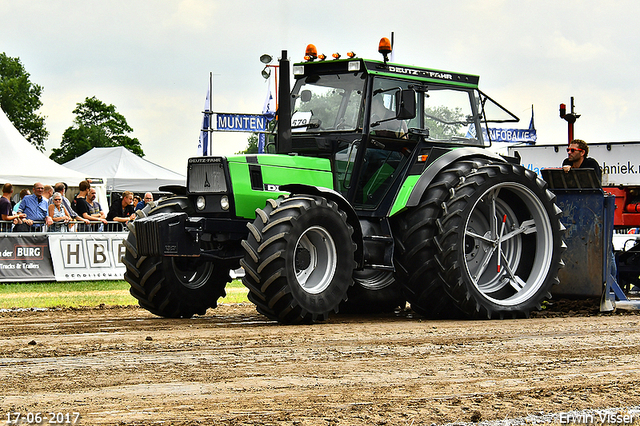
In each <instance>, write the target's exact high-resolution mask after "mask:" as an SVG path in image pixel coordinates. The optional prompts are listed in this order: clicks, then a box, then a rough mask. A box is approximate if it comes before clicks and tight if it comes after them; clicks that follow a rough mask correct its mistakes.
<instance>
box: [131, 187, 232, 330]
mask: <svg viewBox="0 0 640 426" xmlns="http://www.w3.org/2000/svg"><path fill="white" fill-rule="evenodd" d="M181 198H183V197H176V198H171V199H167V200H163V201H162V202H160V203H159V205H158V206H156V207H154V208H153V209H152V210H151V211H150V212H149V215H154V214H158V213H166V212H176V211H185V209H188V207H187V206H188V202H185V200H186V199H184V200H181ZM128 226H129V231H130V232H129V236H128V238H127V239H126V240H125V247H126V252H125V255H124V256H123V259H122V260H123V262H124V264H125V266H126V268H127V270H126V272H125V274H124V279H125V280H126V281H127V282H128V283H129V284H130V285H131V288H130V290H129V291H130V293H131V295H132V296H133V297H135V298H136V299H137V300H138V304H139V305H140V306H141V307H143V308H145V309H147V310H148V311H149V312H151V313H153V314H155V315H158V316H162V317H167V318H189V317H192V316H193V315H196V314H197V315H203V314H204V313H205V312H206V311H207V309H208V308H211V307H213V308H215V307H216V306H217V301H218V299H219V298H220V297H224V296H225V295H226V293H225V290H224V288H225V287H226V285H227V283H228V282H230V281H231V277H230V276H229V269H231V267H232V266H233V265H231V264H229V263H227V262H215V263H214V262H211V261H209V260H203V259H202V258H201V257H199V258H180V257H167V256H159V257H154V256H140V255H138V243H137V239H136V230H135V222H133V223H130V224H129V225H128Z"/></svg>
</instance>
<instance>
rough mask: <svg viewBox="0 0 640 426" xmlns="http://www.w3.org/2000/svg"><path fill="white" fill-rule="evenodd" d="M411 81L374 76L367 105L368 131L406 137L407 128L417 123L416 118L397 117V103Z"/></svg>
mask: <svg viewBox="0 0 640 426" xmlns="http://www.w3.org/2000/svg"><path fill="white" fill-rule="evenodd" d="M410 84H411V82H408V81H401V80H393V79H387V78H376V79H375V80H374V82H373V92H372V96H371V103H370V106H369V133H370V134H371V135H372V136H381V137H386V138H395V139H401V138H407V136H408V134H409V128H410V127H415V126H417V125H418V120H417V119H416V118H415V117H414V118H411V119H402V118H399V111H398V108H399V107H398V105H399V101H400V97H401V94H402V90H407V89H408V87H409V86H410Z"/></svg>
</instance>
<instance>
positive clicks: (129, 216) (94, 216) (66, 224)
mask: <svg viewBox="0 0 640 426" xmlns="http://www.w3.org/2000/svg"><path fill="white" fill-rule="evenodd" d="M78 188H79V192H78V193H77V194H76V195H75V196H74V197H73V200H72V201H69V199H68V198H67V197H66V196H65V193H66V191H67V190H68V186H67V184H66V183H64V182H58V183H56V184H55V185H53V186H51V185H43V184H42V183H41V182H36V183H35V184H34V185H33V192H30V191H29V190H28V189H23V190H21V191H20V194H19V197H18V198H17V200H13V199H12V198H15V197H14V190H13V185H12V184H11V183H5V184H4V185H3V187H2V197H0V220H1V227H0V231H1V232H43V231H47V232H67V231H76V232H103V231H120V230H123V229H125V225H126V224H127V223H128V222H130V221H132V220H134V219H135V218H136V213H135V211H136V210H140V209H143V208H144V207H145V206H146V205H147V204H149V203H151V202H153V194H151V193H150V192H147V193H146V194H144V198H143V199H141V198H140V197H138V196H135V195H134V194H133V193H132V192H131V191H125V192H124V193H122V196H121V197H120V198H117V199H115V200H114V201H113V202H112V203H111V206H110V208H109V210H108V212H107V213H105V211H104V209H103V207H102V206H101V205H100V203H98V202H97V201H96V198H97V191H96V189H95V188H92V187H91V182H89V181H88V180H83V181H82V182H80V184H79V185H78ZM112 195H113V194H112ZM113 198H115V197H113Z"/></svg>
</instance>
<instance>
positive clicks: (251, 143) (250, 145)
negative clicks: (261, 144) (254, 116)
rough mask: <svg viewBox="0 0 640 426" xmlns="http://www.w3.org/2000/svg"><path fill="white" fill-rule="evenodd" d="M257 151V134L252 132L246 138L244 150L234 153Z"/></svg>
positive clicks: (253, 152)
mask: <svg viewBox="0 0 640 426" xmlns="http://www.w3.org/2000/svg"><path fill="white" fill-rule="evenodd" d="M257 153H258V134H257V133H252V134H251V135H250V136H249V137H248V138H247V147H246V148H245V150H244V151H240V152H237V153H236V154H257Z"/></svg>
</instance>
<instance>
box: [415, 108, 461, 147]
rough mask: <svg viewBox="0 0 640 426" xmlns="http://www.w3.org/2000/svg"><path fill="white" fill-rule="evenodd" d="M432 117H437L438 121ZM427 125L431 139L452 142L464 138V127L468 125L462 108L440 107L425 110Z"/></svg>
mask: <svg viewBox="0 0 640 426" xmlns="http://www.w3.org/2000/svg"><path fill="white" fill-rule="evenodd" d="M432 117H436V118H437V120H435V119H433V118H432ZM425 124H426V127H427V128H428V129H429V137H430V138H432V139H438V140H450V139H453V138H455V137H463V136H464V133H463V132H461V130H464V129H463V126H465V125H468V123H467V122H466V121H465V120H464V114H463V113H462V110H461V109H460V108H447V107H446V106H438V107H433V108H429V107H427V108H425Z"/></svg>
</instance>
